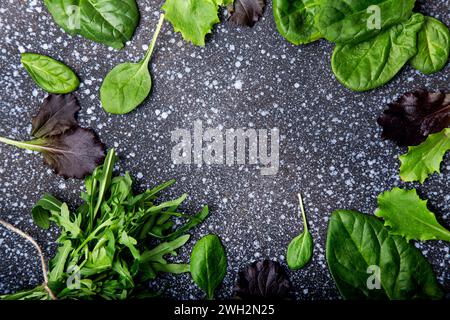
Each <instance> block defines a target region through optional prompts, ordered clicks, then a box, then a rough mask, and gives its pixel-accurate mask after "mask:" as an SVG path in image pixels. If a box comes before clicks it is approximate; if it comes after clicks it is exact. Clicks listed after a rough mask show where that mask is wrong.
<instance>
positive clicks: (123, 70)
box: [100, 15, 164, 114]
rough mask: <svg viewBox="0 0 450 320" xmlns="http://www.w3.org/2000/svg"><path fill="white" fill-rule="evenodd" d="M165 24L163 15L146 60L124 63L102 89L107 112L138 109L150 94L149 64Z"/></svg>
mask: <svg viewBox="0 0 450 320" xmlns="http://www.w3.org/2000/svg"><path fill="white" fill-rule="evenodd" d="M163 22H164V15H161V17H160V19H159V23H158V25H157V27H156V30H155V34H154V35H153V39H152V42H151V44H150V47H149V48H148V51H147V53H146V55H145V58H144V59H143V60H141V61H140V62H138V63H131V62H127V63H122V64H119V65H118V66H116V67H115V68H114V69H112V70H111V71H110V72H109V73H108V75H107V76H106V77H105V80H104V81H103V84H102V87H101V88H100V99H101V101H102V106H103V109H105V111H107V112H109V113H113V114H125V113H129V112H131V111H132V110H134V109H136V108H137V107H138V106H139V105H140V104H141V103H142V102H143V101H144V100H145V98H147V96H148V95H149V93H150V90H151V87H152V78H151V76H150V72H149V70H148V64H149V62H150V59H151V57H152V54H153V49H154V48H155V44H156V40H157V38H158V35H159V33H160V31H161V27H162V24H163Z"/></svg>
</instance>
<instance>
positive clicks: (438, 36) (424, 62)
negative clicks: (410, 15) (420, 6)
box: [410, 17, 450, 74]
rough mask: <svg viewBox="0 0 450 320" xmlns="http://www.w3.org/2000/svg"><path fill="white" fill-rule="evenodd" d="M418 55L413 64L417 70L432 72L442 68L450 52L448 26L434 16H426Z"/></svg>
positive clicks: (419, 41) (420, 36) (412, 61)
mask: <svg viewBox="0 0 450 320" xmlns="http://www.w3.org/2000/svg"><path fill="white" fill-rule="evenodd" d="M417 46H418V49H419V52H418V53H417V55H416V56H415V57H414V58H412V59H411V61H410V63H411V65H412V66H413V67H414V68H416V69H417V70H419V71H421V72H423V73H425V74H432V73H435V72H438V71H440V70H442V68H444V67H445V65H446V64H447V62H448V56H449V53H450V31H449V30H448V28H447V26H446V25H445V24H443V23H442V22H440V21H439V20H437V19H435V18H432V17H425V24H424V26H423V28H422V30H420V32H419V39H418V45H417Z"/></svg>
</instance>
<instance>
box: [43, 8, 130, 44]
mask: <svg viewBox="0 0 450 320" xmlns="http://www.w3.org/2000/svg"><path fill="white" fill-rule="evenodd" d="M45 6H46V7H47V9H48V11H50V13H51V15H52V16H53V18H54V19H55V22H56V23H57V24H58V25H59V26H60V27H62V28H63V29H64V30H65V31H66V32H67V33H69V34H71V35H75V34H80V35H82V36H83V37H85V38H88V39H90V40H93V41H96V42H100V43H104V44H106V45H108V46H111V47H113V48H115V49H120V48H122V47H123V46H124V44H125V42H127V41H129V40H130V39H131V37H132V36H133V33H134V30H135V29H136V27H137V25H138V23H139V9H138V7H137V4H136V1H135V0H45Z"/></svg>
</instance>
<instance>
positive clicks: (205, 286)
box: [190, 234, 227, 299]
mask: <svg viewBox="0 0 450 320" xmlns="http://www.w3.org/2000/svg"><path fill="white" fill-rule="evenodd" d="M190 265H191V275H192V279H193V280H194V282H195V283H196V284H197V285H198V286H199V287H200V288H201V289H202V290H203V291H205V292H206V294H207V296H208V299H213V298H214V291H215V290H216V288H217V287H218V286H219V285H220V284H221V283H222V281H223V278H224V277H225V274H226V273H227V258H226V255H225V249H224V247H223V245H222V243H221V242H220V239H219V237H217V236H216V235H213V234H210V235H207V236H205V237H203V238H201V239H200V240H199V241H198V242H197V243H196V244H195V246H194V248H193V249H192V253H191V264H190Z"/></svg>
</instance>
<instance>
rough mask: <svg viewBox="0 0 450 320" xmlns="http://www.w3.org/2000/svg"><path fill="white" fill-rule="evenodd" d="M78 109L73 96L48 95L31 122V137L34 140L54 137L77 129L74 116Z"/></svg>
mask: <svg viewBox="0 0 450 320" xmlns="http://www.w3.org/2000/svg"><path fill="white" fill-rule="evenodd" d="M80 109H81V108H80V105H79V104H78V102H77V99H76V98H75V96H74V95H73V94H66V95H54V94H51V95H49V96H48V97H47V98H45V99H44V102H43V103H42V105H41V108H40V109H39V112H38V114H37V115H36V116H34V117H33V118H32V120H31V123H32V130H31V135H32V136H34V137H36V138H42V137H47V136H56V135H59V134H63V133H64V132H66V131H67V130H69V129H73V128H76V127H78V122H77V119H76V114H77V112H78V111H80Z"/></svg>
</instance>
